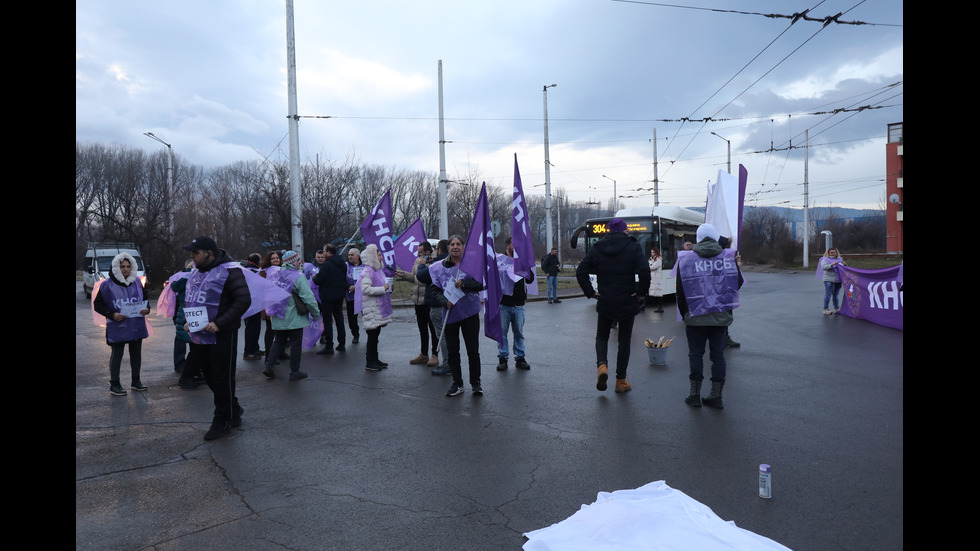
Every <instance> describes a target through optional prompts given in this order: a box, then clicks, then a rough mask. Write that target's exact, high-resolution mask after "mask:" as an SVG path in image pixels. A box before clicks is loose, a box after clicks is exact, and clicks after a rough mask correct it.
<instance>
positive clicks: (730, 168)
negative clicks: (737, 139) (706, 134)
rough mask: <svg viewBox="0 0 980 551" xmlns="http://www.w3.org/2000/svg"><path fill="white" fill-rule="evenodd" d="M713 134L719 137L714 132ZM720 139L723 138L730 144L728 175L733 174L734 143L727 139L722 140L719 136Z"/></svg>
mask: <svg viewBox="0 0 980 551" xmlns="http://www.w3.org/2000/svg"><path fill="white" fill-rule="evenodd" d="M712 134H714V135H715V136H718V134H715V133H714V132H712ZM718 137H719V138H721V139H723V140H725V141H726V142H728V173H729V174H731V173H732V142H731V140H726V139H725V138H722V137H721V136H718Z"/></svg>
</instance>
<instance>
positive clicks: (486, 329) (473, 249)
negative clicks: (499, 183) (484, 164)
mask: <svg viewBox="0 0 980 551" xmlns="http://www.w3.org/2000/svg"><path fill="white" fill-rule="evenodd" d="M459 269H460V270H462V271H463V272H465V273H467V274H469V275H471V276H473V278H474V279H477V280H479V279H480V278H482V282H481V283H483V285H484V287H485V288H486V291H487V297H486V299H485V300H484V301H483V334H484V335H486V336H488V337H490V338H491V339H493V340H495V341H497V342H503V340H504V335H503V331H501V328H500V297H501V295H502V294H503V291H502V290H501V288H500V276H499V275H498V274H497V253H496V251H495V250H494V246H493V231H492V230H491V229H490V206H489V204H488V203H487V183H486V182H483V187H482V188H481V189H480V198H479V199H478V200H477V202H476V211H474V212H473V223H472V224H470V233H469V235H468V236H467V237H466V248H465V249H464V250H463V259H462V260H460V261H459Z"/></svg>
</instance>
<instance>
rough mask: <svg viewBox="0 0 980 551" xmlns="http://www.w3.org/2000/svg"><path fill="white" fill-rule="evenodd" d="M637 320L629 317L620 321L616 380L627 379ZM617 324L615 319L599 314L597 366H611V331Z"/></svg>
mask: <svg viewBox="0 0 980 551" xmlns="http://www.w3.org/2000/svg"><path fill="white" fill-rule="evenodd" d="M635 319H636V318H633V317H629V318H626V319H624V320H619V322H618V326H619V350H618V351H617V352H616V378H617V379H625V378H626V368H627V366H628V365H629V363H630V340H631V339H632V338H633V321H634V320H635ZM615 323H617V322H616V319H615V318H612V317H609V316H607V315H604V314H597V321H596V329H595V358H596V365H599V364H606V365H609V361H608V357H607V355H608V351H609V331H610V330H611V329H612V326H613V324H615Z"/></svg>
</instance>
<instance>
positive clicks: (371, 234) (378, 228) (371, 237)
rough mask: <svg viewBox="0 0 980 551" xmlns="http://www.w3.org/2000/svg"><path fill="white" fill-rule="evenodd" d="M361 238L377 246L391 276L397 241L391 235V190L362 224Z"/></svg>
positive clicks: (366, 242)
mask: <svg viewBox="0 0 980 551" xmlns="http://www.w3.org/2000/svg"><path fill="white" fill-rule="evenodd" d="M361 236H362V237H363V238H364V243H365V244H367V245H372V244H373V245H377V247H378V250H379V251H381V258H383V259H384V268H385V273H386V274H388V275H389V276H392V275H394V273H388V272H389V270H388V267H389V266H394V265H395V239H394V236H393V234H392V233H391V188H388V191H386V192H385V194H384V196H383V197H381V200H380V201H378V204H377V205H375V206H374V209H372V210H371V214H369V215H368V217H367V218H365V219H364V222H362V223H361Z"/></svg>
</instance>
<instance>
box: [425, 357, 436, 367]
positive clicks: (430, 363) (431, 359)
mask: <svg viewBox="0 0 980 551" xmlns="http://www.w3.org/2000/svg"><path fill="white" fill-rule="evenodd" d="M437 365H439V356H430V357H429V361H428V362H426V364H425V366H426V367H436V366H437Z"/></svg>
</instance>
